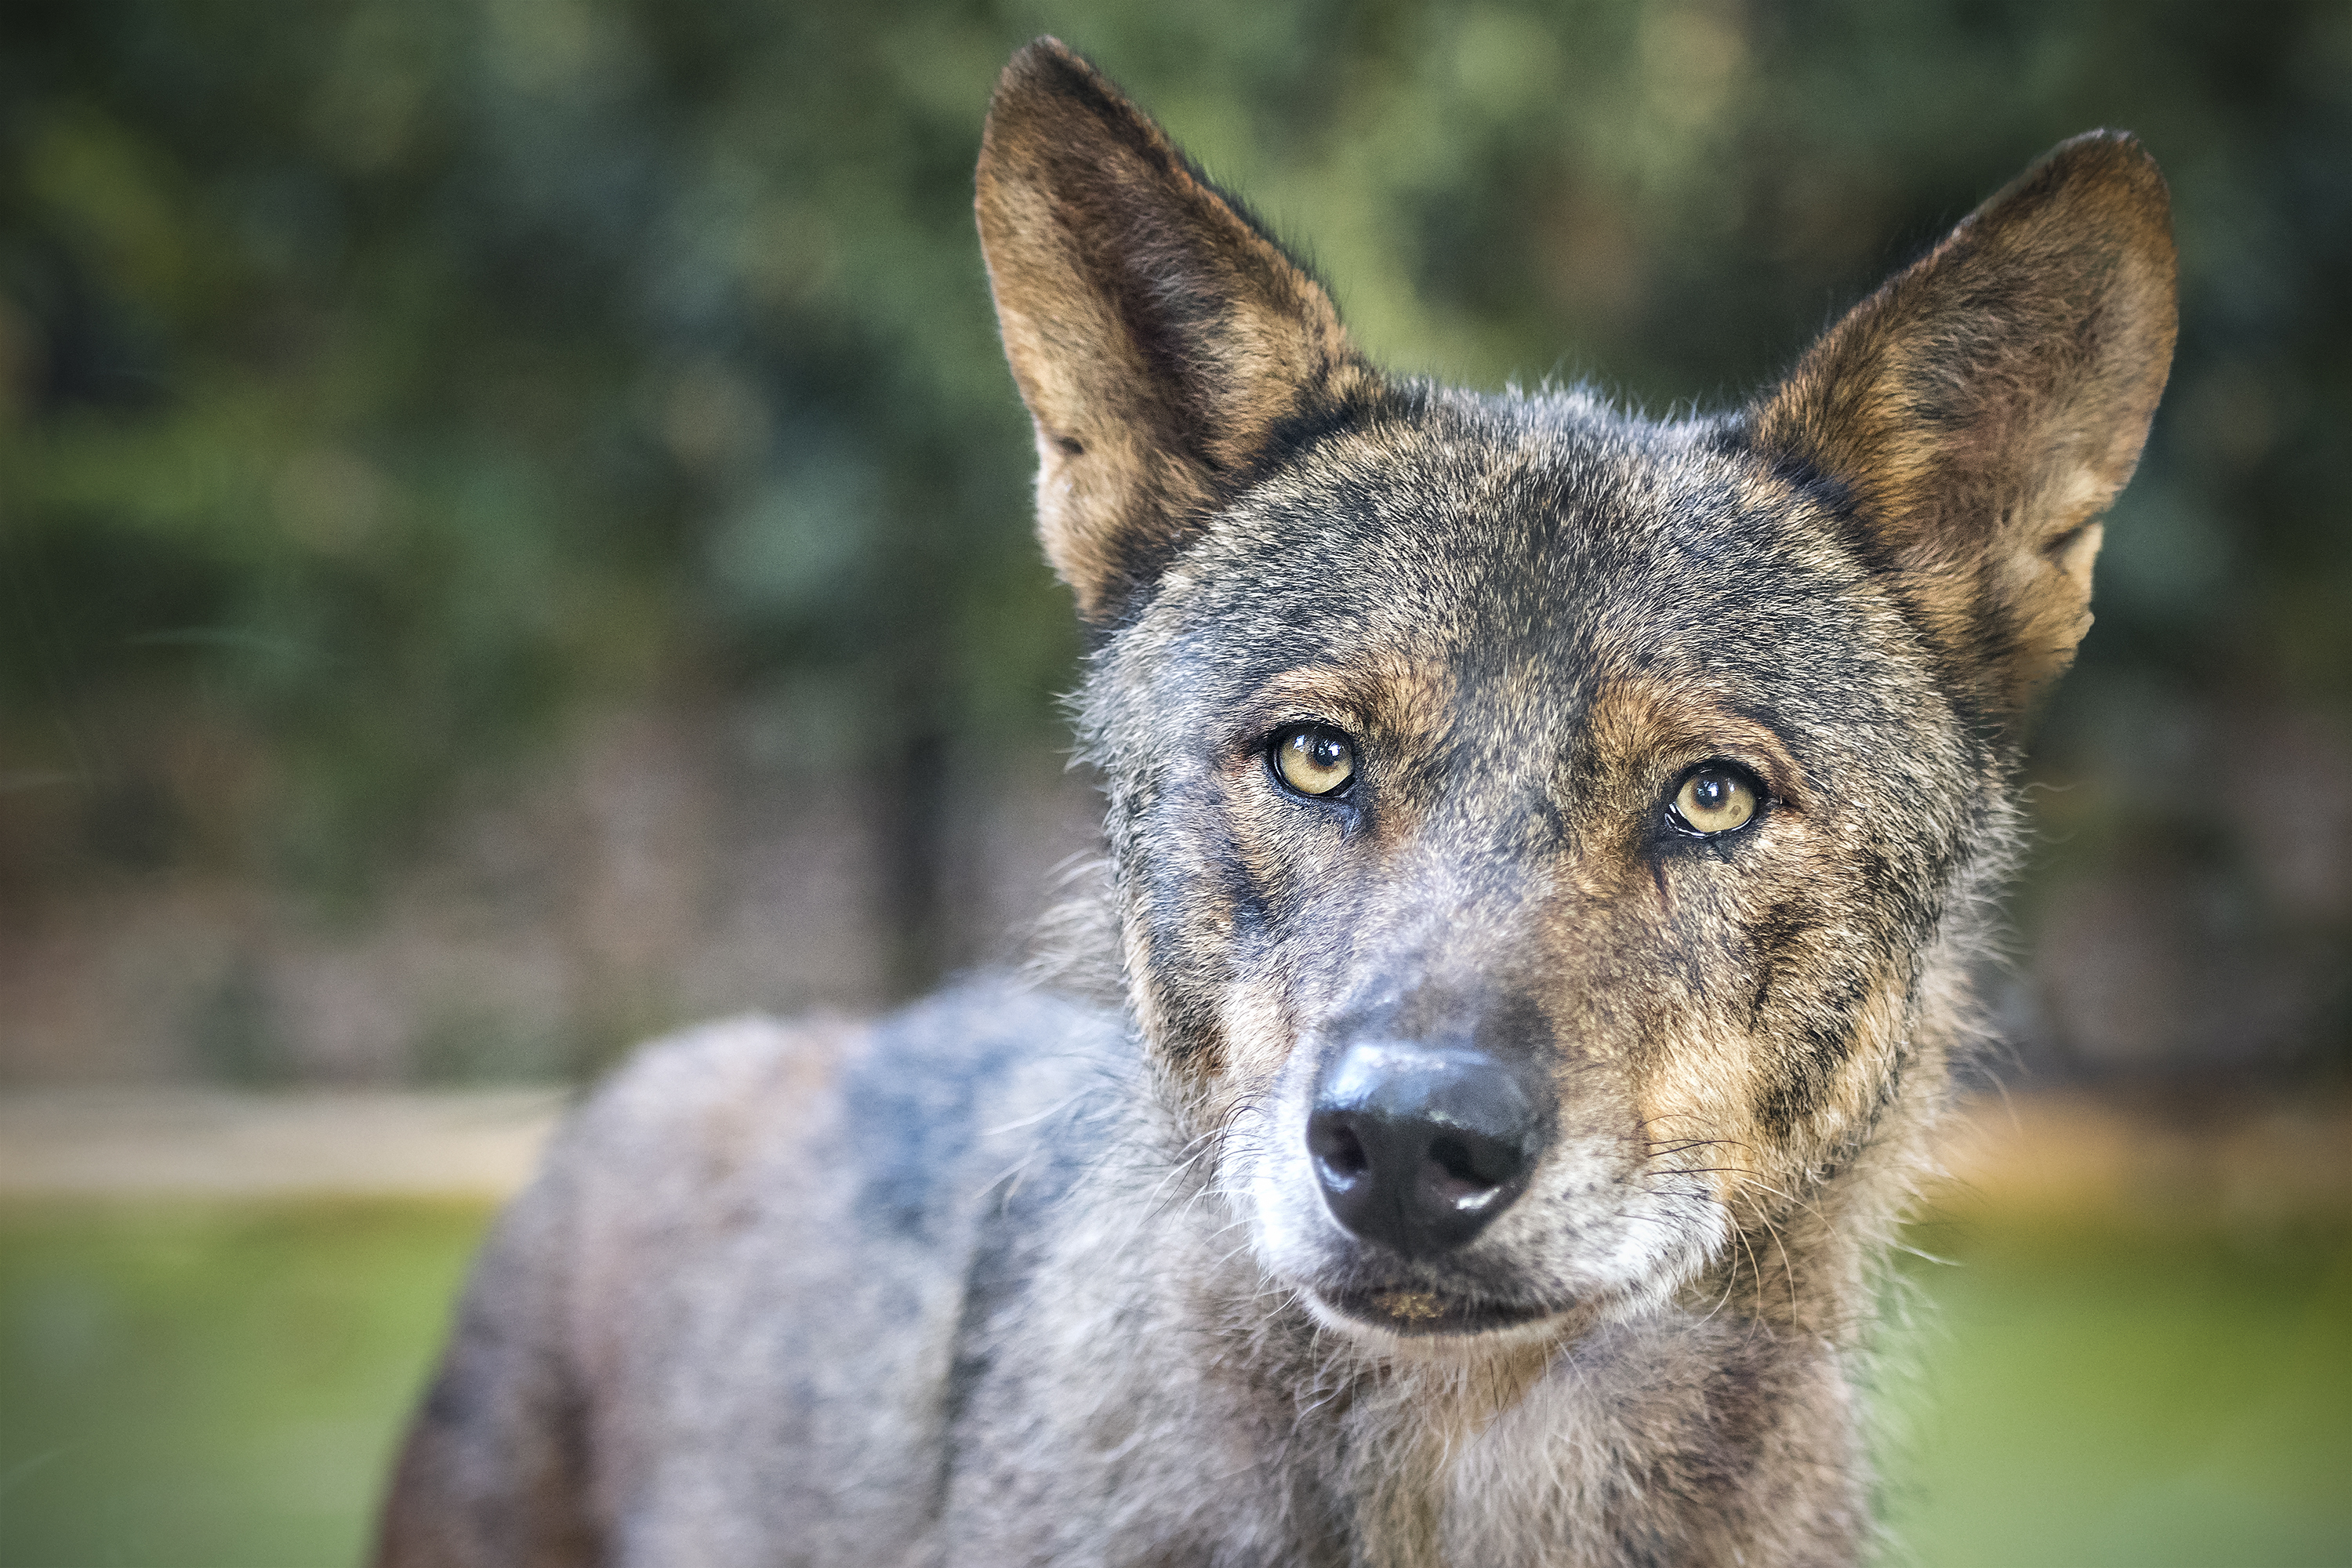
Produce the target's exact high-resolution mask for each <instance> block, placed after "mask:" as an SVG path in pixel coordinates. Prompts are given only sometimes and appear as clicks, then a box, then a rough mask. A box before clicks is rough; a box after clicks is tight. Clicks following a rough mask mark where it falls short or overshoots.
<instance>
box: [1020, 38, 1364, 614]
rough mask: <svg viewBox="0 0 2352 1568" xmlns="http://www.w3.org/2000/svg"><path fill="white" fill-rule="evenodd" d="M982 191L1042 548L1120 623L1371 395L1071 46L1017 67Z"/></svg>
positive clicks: (1277, 268) (1301, 284)
mask: <svg viewBox="0 0 2352 1568" xmlns="http://www.w3.org/2000/svg"><path fill="white" fill-rule="evenodd" d="M977 184H978V193H977V200H976V202H975V205H976V207H977V209H978V212H979V216H980V239H981V248H982V251H983V253H984V254H985V255H986V257H987V258H988V276H989V285H990V288H991V289H992V291H993V292H994V294H995V296H996V315H997V321H998V323H999V324H1000V326H1001V327H1002V328H1003V334H1004V353H1005V357H1006V358H1008V359H1009V360H1011V361H1012V363H1013V378H1014V379H1015V380H1016V381H1018V382H1019V383H1020V385H1021V396H1022V399H1023V400H1024V402H1026V403H1027V404H1028V405H1029V413H1030V416H1031V417H1032V418H1033V419H1034V420H1035V422H1036V426H1037V454H1038V475H1037V527H1038V531H1039V533H1040V534H1041V535H1043V537H1044V539H1045V553H1046V555H1047V556H1048V557H1049V558H1050V559H1051V560H1052V562H1053V563H1054V569H1055V571H1056V572H1058V573H1059V574H1061V576H1062V580H1063V581H1064V582H1066V583H1067V584H1069V585H1070V587H1071V588H1072V589H1073V590H1074V591H1075V592H1076V595H1077V600H1078V610H1079V613H1080V614H1081V615H1083V616H1086V617H1087V619H1088V620H1092V621H1097V622H1099V621H1104V620H1108V619H1110V618H1111V617H1113V616H1116V615H1117V614H1118V611H1119V608H1120V606H1121V605H1122V604H1123V603H1124V602H1125V600H1126V599H1127V598H1128V596H1129V595H1130V594H1131V593H1132V591H1133V590H1134V589H1136V588H1137V587H1139V586H1140V585H1142V584H1145V583H1146V582H1148V581H1149V580H1150V578H1151V576H1153V575H1154V574H1156V573H1157V572H1158V571H1159V570H1160V567H1161V566H1163V565H1164V564H1165V563H1166V562H1167V560H1168V558H1169V557H1170V555H1171V553H1172V552H1174V551H1175V550H1177V549H1178V548H1180V547H1181V545H1182V544H1183V543H1184V542H1185V541H1186V540H1187V539H1188V538H1189V537H1190V536H1191V535H1192V533H1193V532H1194V531H1196V530H1197V529H1198V528H1199V527H1200V524H1201V521H1202V518H1203V517H1204V516H1205V515H1206V513H1207V512H1208V511H1209V510H1211V509H1212V508H1213V507H1214V506H1216V505H1217V504H1218V503H1219V502H1220V501H1221V500H1224V499H1225V498H1226V497H1227V496H1229V495H1230V494H1231V493H1232V491H1233V489H1234V488H1235V487H1236V486H1238V485H1239V484H1240V483H1241V482H1243V481H1244V479H1246V478H1247V477H1248V476H1249V474H1250V473H1251V471H1252V469H1253V468H1254V467H1255V464H1257V463H1258V462H1259V461H1260V460H1262V459H1263V458H1265V456H1266V455H1267V453H1268V452H1269V451H1270V450H1272V449H1273V448H1275V447H1276V446H1277V445H1278V443H1279V442H1280V440H1281V438H1282V437H1283V435H1284V433H1285V432H1286V429H1290V428H1296V427H1297V426H1298V425H1299V424H1301V423H1302V422H1304V421H1306V420H1307V419H1310V418H1312V417H1313V416H1317V415H1318V414H1320V413H1323V412H1326V411H1328V410H1330V409H1332V408H1335V407H1337V406H1339V405H1341V404H1342V403H1344V402H1345V401H1347V400H1348V399H1349V397H1351V396H1352V395H1356V394H1358V393H1360V392H1362V391H1365V390H1368V389H1369V388H1370V386H1371V385H1372V384H1373V382H1374V377H1373V375H1372V373H1371V371H1370V368H1369V367H1368V366H1367V365H1366V364H1365V363H1364V361H1363V360H1362V358H1361V357H1360V355H1359V354H1358V353H1356V351H1355V349H1354V347H1353V346H1352V345H1351V344H1350V343H1349V341H1348V337H1347V334H1346V333H1345V332H1344V331H1341V329H1340V326H1339V314H1338V312H1337V311H1335V310H1333V309H1332V308H1331V301H1330V300H1328V298H1327V297H1326V296H1325V295H1324V293H1323V290H1322V289H1319V288H1318V287H1317V286H1316V284H1315V282H1314V280H1313V279H1310V278H1309V277H1307V274H1306V272H1305V271H1304V270H1303V269H1302V268H1300V267H1299V266H1298V264H1297V263H1296V262H1294V261H1293V260H1291V259H1290V258H1288V257H1286V256H1285V255H1284V254H1283V253H1282V251H1281V249H1280V248H1279V247H1276V245H1275V244H1274V242H1273V241H1272V240H1270V239H1268V238H1267V237H1265V235H1264V234H1262V233H1260V232H1259V231H1258V230H1257V228H1256V227H1255V226H1253V225H1252V224H1251V223H1250V221H1249V220H1248V219H1247V218H1246V217H1244V216H1243V215H1242V214H1241V213H1240V212H1238V211H1236V210H1235V209H1234V205H1233V204H1232V203H1231V202H1229V201H1227V200H1226V198H1225V197H1224V196H1223V195H1221V194H1220V193H1218V192H1217V191H1216V190H1215V189H1214V188H1213V187H1212V186H1211V185H1210V184H1208V183H1207V182H1206V181H1205V180H1203V179H1202V177H1201V176H1200V174H1198V173H1197V172H1196V171H1194V170H1193V169H1192V167H1191V166H1190V165H1189V164H1188V163H1186V162H1185V159H1184V157H1183V154H1182V153H1179V152H1178V151H1177V150H1176V147H1175V145H1174V144H1173V143H1172V142H1170V141H1169V140H1168V138H1167V136H1166V135H1165V134H1164V133H1163V132H1161V131H1160V128H1159V127H1158V126H1157V125H1154V124H1153V123H1152V122H1151V121H1150V120H1148V119H1146V118H1144V116H1143V114H1142V112H1141V111H1140V110H1138V109H1137V108H1136V107H1135V106H1134V105H1133V104H1131V103H1129V102H1128V101H1127V100H1126V99H1124V98H1123V97H1121V96H1120V95H1119V93H1118V89H1116V88H1114V87H1113V86H1111V84H1110V83H1109V82H1108V80H1106V79H1104V78H1103V77H1102V76H1101V74H1100V73H1098V72H1097V71H1096V70H1095V68H1093V67H1092V66H1090V65H1088V64H1087V62H1086V61H1085V60H1083V59H1080V58H1078V57H1077V56H1076V55H1075V54H1073V53H1071V52H1070V50H1069V49H1067V48H1066V47H1063V45H1062V44H1061V43H1060V42H1059V41H1058V40H1057V39H1054V38H1040V39H1038V40H1037V41H1036V42H1034V43H1033V44H1031V45H1029V46H1028V47H1026V48H1024V49H1023V50H1022V51H1021V52H1020V53H1019V54H1017V55H1015V56H1013V63H1012V64H1011V65H1009V66H1007V67H1006V68H1005V69H1004V75H1003V79H1001V80H999V81H998V83H997V86H996V96H995V99H994V100H993V101H992V102H991V103H990V105H989V110H988V126H987V129H986V130H985V131H984V132H982V136H981V144H980V173H979V178H978V182H977Z"/></svg>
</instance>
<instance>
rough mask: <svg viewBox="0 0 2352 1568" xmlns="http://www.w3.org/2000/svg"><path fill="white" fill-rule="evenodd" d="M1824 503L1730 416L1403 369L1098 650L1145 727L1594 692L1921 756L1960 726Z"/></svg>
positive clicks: (1560, 706)
mask: <svg viewBox="0 0 2352 1568" xmlns="http://www.w3.org/2000/svg"><path fill="white" fill-rule="evenodd" d="M1840 499H1841V498H1839V497H1838V496H1837V494H1836V493H1835V492H1834V490H1833V489H1827V488H1826V487H1823V486H1821V485H1819V484H1817V483H1809V482H1807V481H1806V480H1805V479H1803V478H1802V477H1798V476H1790V475H1789V474H1787V473H1785V472H1783V471H1780V469H1778V468H1775V467H1774V466H1772V465H1770V464H1768V463H1766V462H1765V461H1763V460H1761V459H1759V458H1755V457H1753V456H1751V455H1750V454H1749V453H1748V452H1747V451H1746V450H1745V449H1744V447H1743V444H1742V439H1741V437H1740V434H1739V431H1738V427H1737V426H1735V425H1732V424H1730V423H1728V422H1722V423H1696V424H1688V425H1656V424H1652V423H1649V422H1646V421H1643V420H1641V419H1638V418H1634V417H1631V416H1625V415H1622V414H1620V413H1617V412H1615V411H1613V410H1612V409H1611V408H1609V407H1608V406H1607V405H1605V404H1603V403H1601V401H1600V400H1598V399H1597V398H1596V397H1594V396H1592V395H1590V394H1588V393H1586V392H1584V391H1582V390H1567V391H1556V392H1545V393H1540V394H1535V395H1505V396H1485V395H1475V394H1468V393H1462V392H1454V391H1450V390H1444V389H1438V388H1433V387H1427V386H1421V385H1408V386H1405V387H1402V388H1399V389H1397V390H1396V391H1395V392H1394V393H1393V394H1392V395H1391V396H1389V397H1388V398H1387V399H1385V400H1383V402H1381V404H1379V405H1374V406H1373V407H1371V408H1370V409H1368V410H1365V411H1363V412H1362V413H1360V414H1359V415H1358V416H1355V417H1353V418H1351V419H1349V421H1347V422H1346V423H1343V424H1340V425H1339V426H1336V427H1333V426H1327V427H1325V428H1324V429H1322V430H1320V431H1318V433H1317V434H1316V435H1315V436H1314V437H1313V438H1311V439H1310V440H1308V441H1306V442H1304V443H1302V444H1300V445H1298V446H1297V447H1293V448H1291V449H1290V450H1288V451H1286V453H1285V454H1284V457H1283V458H1282V460H1281V461H1280V463H1279V464H1278V465H1276V466H1273V467H1272V468H1269V470H1268V471H1266V472H1265V473H1264V474H1262V475H1261V476H1260V477H1259V478H1258V479H1257V480H1256V482H1255V483H1253V484H1252V485H1250V486H1248V487H1247V488H1246V489H1244V490H1243V491H1242V492H1241V493H1240V494H1239V495H1238V496H1237V497H1236V499H1235V500H1234V502H1233V503H1232V504H1231V505H1230V506H1229V507H1228V508H1226V509H1224V510H1223V511H1222V512H1221V513H1220V514H1219V515H1218V516H1217V517H1216V518H1215V519H1214V521H1213V523H1212V524H1211V525H1210V526H1209V527H1208V528H1206V529H1205V530H1204V531H1202V534H1201V536H1200V537H1198V538H1197V539H1196V540H1195V541H1194V542H1192V544H1191V545H1190V546H1189V548H1187V549H1186V550H1185V551H1183V552H1182V553H1181V555H1180V556H1179V557H1178V558H1177V559H1176V560H1174V561H1173V562H1172V563H1170V564H1169V566H1168V567H1167V569H1166V571H1165V572H1164V573H1163V574H1161V576H1160V578H1159V580H1158V582H1157V584H1156V585H1155V588H1154V591H1152V592H1151V593H1150V594H1149V595H1146V597H1145V600H1144V602H1143V603H1142V604H1140V605H1138V606H1137V611H1136V614H1135V616H1133V618H1132V619H1131V620H1130V621H1129V623H1128V624H1127V625H1125V626H1121V627H1119V628H1118V629H1117V630H1116V631H1115V632H1114V633H1113V635H1112V637H1111V639H1110V640H1111V643H1112V645H1113V646H1112V647H1111V648H1110V649H1108V650H1106V651H1107V652H1108V654H1109V655H1110V658H1109V662H1110V663H1111V664H1113V665H1115V666H1116V667H1117V668H1118V679H1119V680H1120V681H1121V682H1123V683H1127V684H1128V685H1129V689H1132V687H1133V686H1134V685H1137V684H1140V685H1142V686H1146V687H1148V688H1150V689H1151V690H1153V691H1154V692H1155V693H1156V694H1160V695H1159V696H1158V697H1156V699H1155V702H1154V703H1153V704H1152V709H1151V710H1152V711H1153V712H1155V713H1157V714H1158V715H1160V718H1161V719H1162V720H1163V721H1166V720H1174V719H1179V718H1181V719H1182V720H1183V721H1190V722H1196V723H1220V722H1223V721H1227V720H1230V721H1232V722H1234V723H1238V724H1240V725H1241V726H1243V727H1244V728H1247V727H1248V726H1250V725H1251V724H1253V723H1256V722H1265V723H1279V722H1282V721H1285V720H1287V719H1291V718H1296V717H1300V716H1307V715H1305V714H1303V713H1302V712H1298V711H1293V710H1298V709H1301V708H1305V709H1312V708H1314V707H1315V705H1316V704H1317V703H1318V701H1319V702H1321V703H1322V704H1324V705H1325V706H1326V707H1327V708H1332V707H1336V708H1337V709H1338V710H1337V711H1328V712H1323V713H1318V714H1315V715H1313V716H1318V717H1328V718H1332V719H1335V720H1338V719H1344V718H1348V717H1354V716H1358V715H1359V714H1360V713H1361V712H1362V711H1363V710H1368V709H1378V710H1387V711H1389V712H1390V713H1391V715H1393V716H1394V717H1395V718H1396V719H1398V720H1403V719H1407V718H1410V720H1411V721H1412V722H1411V724H1410V726H1409V727H1411V728H1415V729H1428V728H1431V727H1451V723H1461V724H1468V723H1471V722H1473V721H1475V722H1477V723H1479V724H1481V725H1482V726H1484V727H1485V728H1486V731H1487V732H1489V733H1497V732H1498V731H1496V729H1495V726H1496V724H1497V723H1498V722H1499V723H1501V724H1502V725H1504V726H1506V730H1505V731H1499V732H1503V733H1509V732H1514V731H1518V732H1520V733H1517V734H1516V735H1515V737H1514V738H1517V739H1520V740H1524V739H1526V738H1528V737H1527V736H1526V735H1525V734H1524V733H1523V731H1525V730H1526V729H1527V728H1528V726H1545V727H1550V726H1556V725H1559V724H1560V723H1564V722H1568V721H1571V720H1573V719H1575V718H1577V717H1579V716H1586V715H1590V713H1591V710H1592V708H1593V705H1594V702H1595V700H1596V698H1598V697H1600V696H1601V694H1602V693H1603V691H1604V690H1606V689H1611V688H1612V687H1613V688H1614V689H1616V690H1617V694H1618V695H1619V697H1620V698H1621V702H1620V704H1619V706H1620V707H1622V705H1623V703H1622V700H1623V699H1628V693H1629V689H1639V690H1644V691H1652V692H1655V693H1657V694H1658V695H1659V698H1660V700H1672V699H1673V698H1676V697H1678V698H1679V699H1680V700H1682V703H1683V705H1684V706H1685V707H1687V708H1688V709H1690V710H1692V711H1693V712H1695V713H1704V712H1709V711H1712V712H1717V713H1720V714H1721V715H1722V716H1723V717H1725V718H1727V719H1728V720H1733V721H1746V722H1748V723H1751V724H1760V725H1761V726H1762V727H1764V728H1765V729H1766V730H1768V731H1771V732H1773V733H1774V734H1776V735H1777V736H1778V737H1779V738H1780V741H1781V742H1782V743H1783V744H1784V745H1786V746H1788V747H1790V749H1791V750H1793V751H1796V752H1800V753H1801V752H1808V751H1813V750H1815V749H1817V747H1818V746H1819V745H1820V744H1822V743H1827V742H1832V741H1834V742H1835V743H1836V748H1837V749H1838V750H1840V751H1851V750H1852V748H1853V746H1855V745H1857V744H1865V743H1868V742H1870V741H1871V740H1872V739H1873V738H1874V737H1875V738H1877V739H1879V740H1881V741H1883V742H1885V743H1886V744H1888V745H1890V746H1894V747H1898V748H1899V747H1904V746H1916V745H1917V744H1918V736H1919V735H1920V733H1921V731H1923V730H1935V729H1938V728H1943V729H1950V728H1951V727H1952V726H1953V722H1954V720H1955V718H1956V715H1955V714H1954V712H1953V710H1952V709H1951V708H1950V706H1949V704H1948V702H1947V701H1946V700H1945V697H1944V694H1943V693H1942V692H1940V691H1939V690H1938V689H1937V679H1936V673H1937V672H1936V667H1935V661H1934V658H1933V655H1932V652H1931V650H1930V649H1929V647H1927V645H1926V643H1925V642H1924V640H1923V639H1922V638H1921V637H1919V636H1918V635H1917V634H1916V629H1915V628H1914V627H1913V626H1910V624H1909V623H1908V621H1907V619H1906V616H1905V614H1904V611H1903V606H1902V605H1901V602H1900V600H1899V598H1898V597H1897V596H1896V595H1895V593H1894V592H1892V591H1891V590H1890V588H1889V587H1888V586H1887V585H1886V584H1885V583H1884V582H1883V581H1882V579H1881V578H1880V577H1879V576H1878V575H1877V574H1874V572H1873V571H1872V569H1871V565H1870V563H1869V561H1868V558H1867V556H1866V555H1865V554H1864V552H1862V551H1861V550H1860V549H1858V548H1857V547H1856V546H1855V545H1854V544H1853V542H1852V541H1851V539H1850V537H1849V533H1848V530H1847V525H1846V524H1847V520H1846V519H1845V517H1844V514H1843V510H1842V508H1841V506H1840ZM1306 670H1319V671H1323V672H1327V675H1328V679H1323V680H1321V681H1319V682H1316V681H1301V680H1298V679H1295V677H1296V675H1297V672H1299V671H1306ZM1669 694H1671V696H1670V695H1669ZM1171 697H1173V698H1174V699H1175V700H1174V701H1173V702H1172V704H1171V701H1170V700H1169V699H1170V698H1171ZM1401 707H1410V708H1411V709H1412V712H1411V713H1410V714H1409V715H1408V714H1405V713H1402V712H1399V711H1398V710H1400V708H1401ZM1449 721H1451V723H1450V722H1449Z"/></svg>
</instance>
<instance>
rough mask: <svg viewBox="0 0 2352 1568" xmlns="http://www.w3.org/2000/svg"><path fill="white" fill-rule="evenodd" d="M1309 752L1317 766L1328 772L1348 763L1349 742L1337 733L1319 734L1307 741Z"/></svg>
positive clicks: (1308, 754)
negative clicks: (1340, 737)
mask: <svg viewBox="0 0 2352 1568" xmlns="http://www.w3.org/2000/svg"><path fill="white" fill-rule="evenodd" d="M1307 756H1308V757H1310V758H1312V759H1313V760H1314V763H1315V765H1316V766H1317V767H1318V768H1321V769H1323V770H1324V771H1325V772H1327V773H1328V772H1330V771H1331V770H1332V769H1334V768H1341V767H1345V766H1346V765H1347V763H1348V742H1345V741H1343V740H1341V739H1339V736H1337V735H1317V736H1315V737H1314V738H1312V739H1311V740H1309V741H1308V742H1307Z"/></svg>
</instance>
